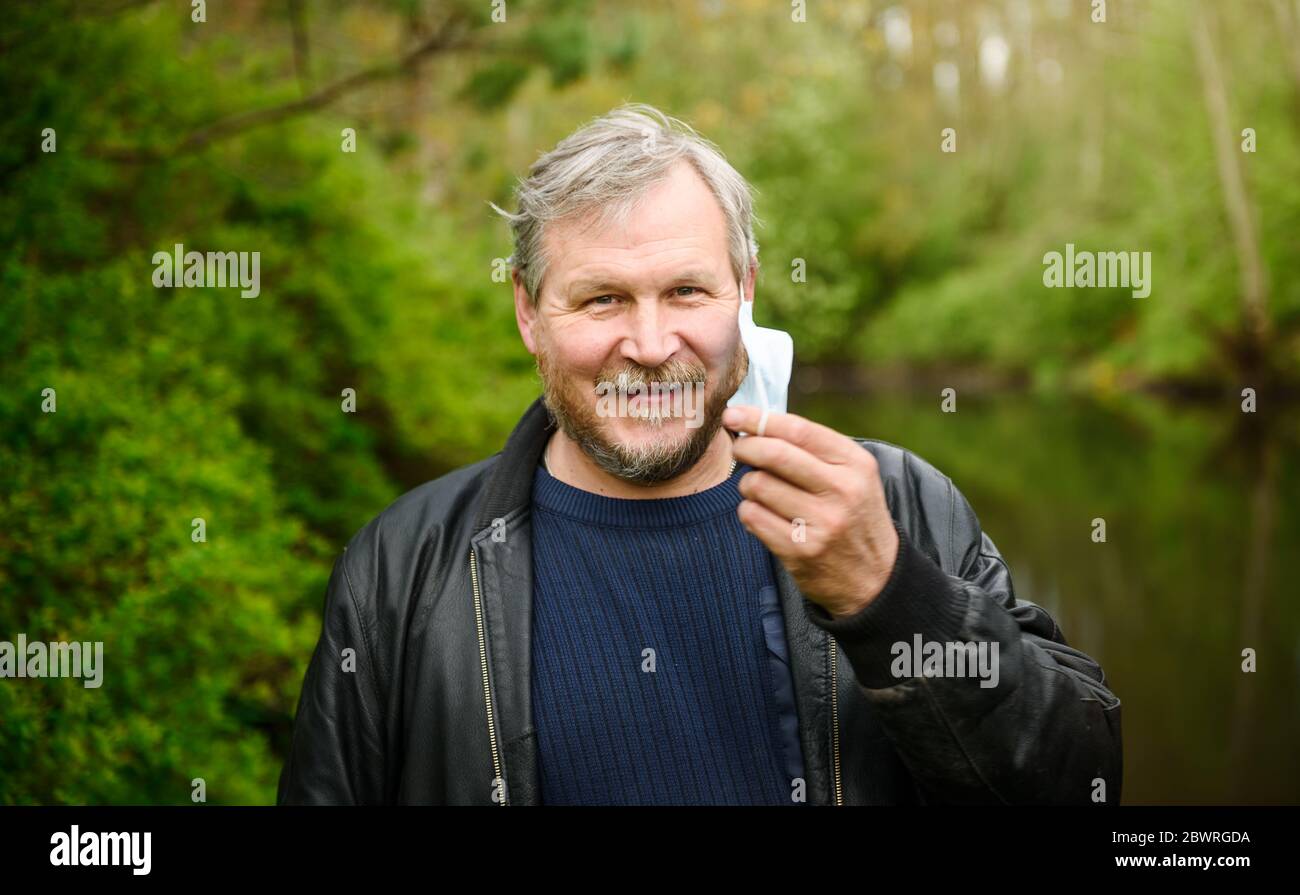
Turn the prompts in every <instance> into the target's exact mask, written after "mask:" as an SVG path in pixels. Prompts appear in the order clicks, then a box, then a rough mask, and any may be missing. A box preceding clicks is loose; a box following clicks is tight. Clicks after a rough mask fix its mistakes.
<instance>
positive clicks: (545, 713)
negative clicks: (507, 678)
mask: <svg viewBox="0 0 1300 895" xmlns="http://www.w3.org/2000/svg"><path fill="white" fill-rule="evenodd" d="M748 470H749V467H747V466H743V465H741V466H738V467H737V469H736V471H735V472H734V473H733V474H732V476H731V477H730V478H729V479H728V480H727V481H725V482H723V483H722V484H720V485H717V486H716V487H713V488H709V489H707V490H705V491H702V492H700V493H698V494H692V495H689V496H686V497H671V498H664V499H657V500H626V499H619V498H612V497H604V496H601V495H598V494H593V493H591V492H588V491H583V490H581V489H578V488H574V487H572V486H569V485H566V484H564V483H563V482H561V481H559V480H558V479H556V478H554V477H552V476H551V475H550V474H549V473H547V472H546V471H545V470H544V469H543V468H542V467H541V466H539V467H538V469H537V474H536V477H535V481H534V484H533V519H532V529H533V629H532V630H533V635H532V636H533V641H532V655H533V676H532V680H533V687H532V701H533V718H534V722H535V724H536V727H537V734H538V748H539V762H540V778H541V785H542V800H543V802H544V803H546V804H551V805H557V804H587V805H593V804H640V805H649V804H671V805H683V804H775V805H790V804H799V803H796V802H794V801H793V800H792V793H793V792H795V791H796V790H795V787H794V780H795V779H796V778H802V776H803V756H802V754H801V752H800V746H799V739H798V720H797V716H796V713H795V707H794V692H793V686H792V683H791V678H790V672H789V661H788V654H787V652H786V644H785V628H784V618H783V616H782V613H781V607H780V603H779V600H778V598H777V590H776V586H775V583H774V579H773V575H772V571H773V570H772V565H771V564H772V563H773V562H775V561H776V560H774V559H773V558H772V556H771V554H770V553H769V552H768V551H767V549H766V548H765V547H764V546H763V544H762V542H760V541H759V540H758V539H757V538H755V537H754V536H753V535H751V534H750V533H749V532H747V531H746V530H745V529H744V527H743V526H742V525H741V524H740V520H739V519H738V518H737V517H736V505H737V504H739V503H740V500H741V497H740V492H739V490H738V489H737V482H738V481H739V479H740V476H741V475H743V474H744V473H745V472H747V471H748ZM802 789H803V787H802V786H801V787H798V790H799V791H802Z"/></svg>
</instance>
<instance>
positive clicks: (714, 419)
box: [537, 341, 749, 485]
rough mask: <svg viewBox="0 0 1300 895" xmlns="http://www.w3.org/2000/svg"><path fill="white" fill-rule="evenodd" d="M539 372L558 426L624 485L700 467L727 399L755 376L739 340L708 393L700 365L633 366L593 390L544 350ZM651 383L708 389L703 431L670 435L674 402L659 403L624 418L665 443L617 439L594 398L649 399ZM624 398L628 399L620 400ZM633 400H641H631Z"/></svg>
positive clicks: (607, 375)
mask: <svg viewBox="0 0 1300 895" xmlns="http://www.w3.org/2000/svg"><path fill="white" fill-rule="evenodd" d="M537 371H538V374H539V375H540V376H541V378H542V400H543V402H544V403H545V405H546V409H547V411H549V412H550V414H551V417H552V419H554V420H555V422H556V425H558V426H559V427H560V430H561V431H562V432H564V434H565V435H567V436H568V437H569V438H570V439H571V440H572V441H573V442H574V443H575V444H577V445H578V447H580V448H582V451H583V453H585V454H586V455H587V456H588V457H589V458H590V459H591V461H592V462H593V463H595V464H596V466H597V467H599V468H600V469H602V470H604V471H605V472H607V473H609V474H610V475H612V476H615V477H616V478H619V479H622V480H623V481H625V482H631V483H633V484H638V485H654V484H658V483H660V482H666V481H669V480H671V479H674V478H676V477H677V476H679V475H681V474H682V473H684V472H686V471H687V470H688V469H690V468H691V467H692V466H694V465H695V464H696V463H697V462H699V459H700V458H701V457H703V456H704V453H705V451H707V450H708V449H709V445H710V443H712V441H713V439H714V436H716V435H717V433H718V429H719V428H721V426H722V412H723V410H725V409H726V407H727V401H728V400H730V398H731V396H732V395H734V394H735V393H736V390H737V389H738V388H740V384H741V383H742V382H743V381H744V380H745V374H746V373H748V372H749V355H748V354H747V353H746V351H745V346H744V344H743V343H742V342H740V341H737V342H736V351H735V353H734V354H733V355H732V357H731V360H730V361H729V362H728V364H727V367H726V369H724V370H723V371H722V374H721V376H720V377H718V378H717V379H716V381H715V382H714V383H713V388H712V390H710V389H709V388H708V384H709V383H708V381H707V372H706V370H705V369H704V366H703V365H702V364H699V363H695V362H687V361H680V360H670V361H668V362H666V363H664V364H660V365H659V366H658V367H655V368H654V369H652V370H651V369H646V368H645V367H642V366H640V365H639V364H633V363H628V364H624V365H622V366H614V367H610V368H606V369H602V370H601V371H600V373H599V374H598V375H597V376H596V378H595V379H594V380H592V387H591V388H590V389H586V388H584V387H583V386H582V385H581V384H579V383H577V382H574V381H573V380H572V379H570V378H569V377H566V376H565V375H564V373H563V371H561V370H557V369H556V368H555V365H554V363H552V360H551V357H550V355H549V353H548V352H547V351H546V350H545V349H539V351H538V353H537ZM651 384H655V385H656V386H660V387H661V386H666V385H670V384H671V385H673V386H677V387H680V388H681V390H682V393H683V394H684V393H685V391H686V389H688V388H693V389H702V390H703V392H704V399H703V407H702V409H701V410H700V411H699V412H700V416H701V418H702V419H701V422H700V424H699V425H698V426H695V427H691V426H689V425H688V426H686V427H685V428H686V432H685V433H684V434H682V435H674V433H673V432H671V431H668V430H669V429H670V428H674V427H670V426H668V425H667V424H668V423H669V422H670V421H671V420H673V419H675V418H676V417H674V416H673V414H672V409H671V406H668V407H665V404H666V403H667V401H668V398H667V396H666V395H665V396H663V397H661V398H660V404H659V406H658V407H650V406H649V405H648V404H643V405H642V412H641V413H640V414H631V415H628V416H624V417H622V418H623V419H627V420H630V421H632V424H633V425H635V426H638V427H644V428H645V430H646V431H654V432H656V433H658V435H659V437H657V438H654V439H652V440H650V441H649V442H647V443H641V444H632V443H627V442H623V441H618V440H615V439H614V438H613V437H612V436H611V433H610V431H609V430H610V428H611V427H612V421H611V417H608V416H604V417H602V416H601V415H600V414H599V413H598V412H597V407H596V401H595V398H596V396H597V395H598V394H600V393H601V390H602V389H606V390H607V391H606V392H605V394H607V395H609V396H610V397H617V398H625V397H627V396H628V395H636V394H640V395H644V394H645V393H646V392H647V391H649V390H650V386H651ZM620 392H622V393H623V394H619V393H620ZM632 401H633V402H635V401H636V398H633V399H632Z"/></svg>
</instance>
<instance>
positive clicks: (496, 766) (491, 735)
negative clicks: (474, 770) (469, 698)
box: [469, 547, 507, 805]
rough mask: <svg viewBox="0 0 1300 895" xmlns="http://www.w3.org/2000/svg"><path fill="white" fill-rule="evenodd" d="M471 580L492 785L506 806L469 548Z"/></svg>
mask: <svg viewBox="0 0 1300 895" xmlns="http://www.w3.org/2000/svg"><path fill="white" fill-rule="evenodd" d="M469 580H470V583H471V585H472V586H473V588H474V625H475V627H477V628H478V663H479V668H480V669H482V672H483V701H484V703H486V705H487V720H488V743H489V745H491V747H492V776H493V781H492V785H493V786H496V783H497V781H500V782H501V804H502V805H504V804H506V799H507V795H506V792H505V778H504V777H502V776H501V755H500V753H498V752H497V724H496V716H495V714H494V713H493V711H492V688H491V686H490V685H489V684H488V659H487V639H486V638H485V637H484V635H483V597H482V595H481V594H480V593H479V589H478V560H477V558H476V557H475V556H474V548H473V547H470V548H469Z"/></svg>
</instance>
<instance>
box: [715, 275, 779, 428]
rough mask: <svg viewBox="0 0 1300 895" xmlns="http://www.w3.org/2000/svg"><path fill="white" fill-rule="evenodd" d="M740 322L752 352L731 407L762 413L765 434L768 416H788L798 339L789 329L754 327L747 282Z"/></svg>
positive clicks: (761, 426)
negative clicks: (795, 346)
mask: <svg viewBox="0 0 1300 895" xmlns="http://www.w3.org/2000/svg"><path fill="white" fill-rule="evenodd" d="M737 320H738V322H739V324H740V340H741V342H743V343H744V345H745V350H746V351H747V352H748V353H749V372H748V373H746V374H745V380H744V381H743V382H742V383H740V388H738V389H736V393H735V394H734V395H732V396H731V400H729V401H728V402H727V406H728V407H731V406H733V405H735V404H749V405H752V406H754V407H757V408H759V409H760V410H762V412H763V416H762V417H761V419H760V420H759V425H758V431H759V433H760V434H761V433H762V432H763V429H764V428H765V427H766V425H767V415H768V413H785V402H786V396H787V394H788V392H789V389H790V372H791V370H792V369H793V368H794V339H792V338H790V334H789V333H788V332H786V331H785V330H782V329H769V328H767V327H765V326H755V325H754V303H753V302H752V301H745V284H744V283H743V282H742V283H741V284H740V311H739V312H738V317H737Z"/></svg>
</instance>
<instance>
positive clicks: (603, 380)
mask: <svg viewBox="0 0 1300 895" xmlns="http://www.w3.org/2000/svg"><path fill="white" fill-rule="evenodd" d="M707 378H708V371H706V370H705V369H704V365H703V364H699V363H694V362H691V361H680V360H672V361H668V362H666V363H663V364H660V365H659V366H657V367H655V368H653V369H649V370H648V369H646V368H645V367H643V366H641V365H640V364H624V365H623V366H621V367H615V368H607V369H605V370H602V371H601V372H600V374H599V375H597V376H596V378H595V379H593V380H592V385H593V387H595V388H597V389H599V388H601V387H602V386H605V387H608V386H609V385H613V386H614V387H615V388H616V389H618V390H619V391H629V390H633V389H635V390H638V391H641V390H644V389H645V388H646V386H647V385H649V384H650V383H657V384H659V385H660V386H663V385H676V384H684V383H688V382H690V383H698V384H700V385H704V384H705V382H706V380H707Z"/></svg>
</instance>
